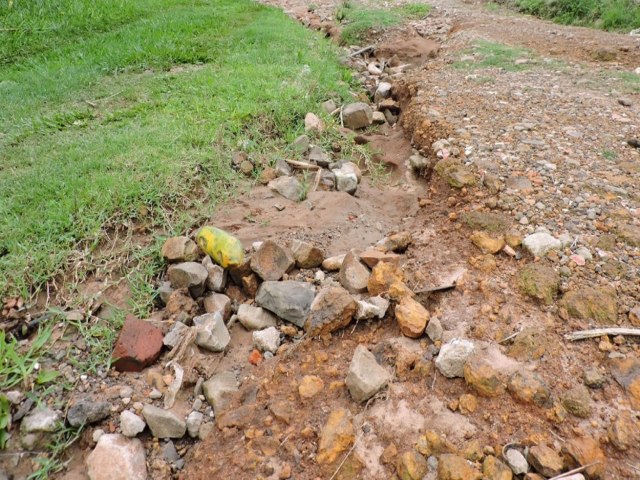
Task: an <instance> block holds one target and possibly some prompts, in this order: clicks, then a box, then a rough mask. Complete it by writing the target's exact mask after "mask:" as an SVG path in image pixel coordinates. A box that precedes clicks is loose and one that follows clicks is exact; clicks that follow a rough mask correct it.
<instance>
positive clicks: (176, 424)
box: [142, 404, 187, 438]
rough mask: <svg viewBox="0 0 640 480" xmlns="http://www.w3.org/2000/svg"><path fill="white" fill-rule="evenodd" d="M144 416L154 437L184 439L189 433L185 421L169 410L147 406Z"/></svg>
mask: <svg viewBox="0 0 640 480" xmlns="http://www.w3.org/2000/svg"><path fill="white" fill-rule="evenodd" d="M142 416H143V417H144V419H145V420H146V422H147V425H149V429H150V430H151V433H152V434H153V436H154V437H157V438H182V437H184V434H185V433H186V432H187V424H186V423H185V421H184V420H183V419H182V418H180V417H178V416H177V415H176V414H175V413H173V412H170V411H169V410H163V409H162V408H158V407H155V406H153V405H148V404H147V405H145V406H144V408H143V409H142Z"/></svg>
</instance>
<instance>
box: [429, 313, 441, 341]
mask: <svg viewBox="0 0 640 480" xmlns="http://www.w3.org/2000/svg"><path fill="white" fill-rule="evenodd" d="M442 332H443V329H442V324H441V323H440V320H438V318H436V317H433V318H431V319H430V320H429V323H428V324H427V329H426V330H425V333H426V334H427V336H428V337H429V338H430V339H431V341H432V342H437V341H438V340H441V339H442Z"/></svg>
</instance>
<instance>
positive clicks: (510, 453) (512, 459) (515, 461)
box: [505, 448, 529, 475]
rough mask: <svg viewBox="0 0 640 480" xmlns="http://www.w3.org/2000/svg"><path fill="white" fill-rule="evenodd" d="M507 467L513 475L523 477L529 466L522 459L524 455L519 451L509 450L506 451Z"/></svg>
mask: <svg viewBox="0 0 640 480" xmlns="http://www.w3.org/2000/svg"><path fill="white" fill-rule="evenodd" d="M505 460H506V461H507V465H509V467H510V468H511V470H512V471H513V473H514V475H524V474H525V473H527V472H528V471H529V464H528V463H527V460H526V459H525V458H524V455H522V453H520V451H519V450H516V449H515V448H511V449H509V450H507V453H506V458H505Z"/></svg>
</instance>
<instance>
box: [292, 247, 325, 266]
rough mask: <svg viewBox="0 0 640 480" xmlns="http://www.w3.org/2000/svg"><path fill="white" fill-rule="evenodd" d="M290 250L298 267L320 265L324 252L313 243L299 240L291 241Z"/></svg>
mask: <svg viewBox="0 0 640 480" xmlns="http://www.w3.org/2000/svg"><path fill="white" fill-rule="evenodd" d="M291 251H292V252H293V256H294V258H295V259H296V265H298V267H299V268H316V267H319V266H320V265H322V261H323V260H324V252H323V251H322V250H320V249H319V248H318V247H316V246H315V245H312V244H310V243H307V242H303V241H301V240H294V241H293V242H292V243H291Z"/></svg>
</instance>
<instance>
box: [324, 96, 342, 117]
mask: <svg viewBox="0 0 640 480" xmlns="http://www.w3.org/2000/svg"><path fill="white" fill-rule="evenodd" d="M336 108H338V106H337V105H336V102H334V101H333V100H327V101H326V102H322V109H323V110H324V111H325V113H327V114H329V115H331V113H332V112H333V111H334V110H335V109H336Z"/></svg>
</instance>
